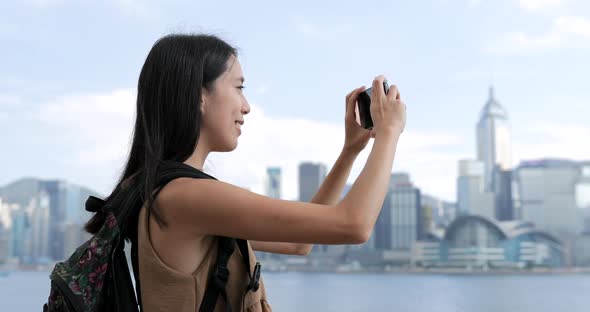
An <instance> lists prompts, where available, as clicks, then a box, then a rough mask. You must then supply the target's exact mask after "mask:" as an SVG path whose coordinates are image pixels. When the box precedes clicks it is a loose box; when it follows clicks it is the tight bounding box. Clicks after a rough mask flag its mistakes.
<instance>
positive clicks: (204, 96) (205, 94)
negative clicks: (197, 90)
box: [199, 88, 209, 115]
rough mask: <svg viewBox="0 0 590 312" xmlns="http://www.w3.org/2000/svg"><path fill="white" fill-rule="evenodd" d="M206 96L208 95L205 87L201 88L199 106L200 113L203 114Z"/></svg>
mask: <svg viewBox="0 0 590 312" xmlns="http://www.w3.org/2000/svg"><path fill="white" fill-rule="evenodd" d="M208 96H209V92H208V91H207V89H206V88H201V104H200V105H199V106H200V107H201V115H203V114H204V113H205V109H206V106H207V98H208Z"/></svg>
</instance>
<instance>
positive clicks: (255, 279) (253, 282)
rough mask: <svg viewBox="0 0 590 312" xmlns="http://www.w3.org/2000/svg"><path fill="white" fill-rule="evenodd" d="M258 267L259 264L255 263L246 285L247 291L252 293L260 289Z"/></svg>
mask: <svg viewBox="0 0 590 312" xmlns="http://www.w3.org/2000/svg"><path fill="white" fill-rule="evenodd" d="M260 267H261V266H260V262H256V265H255V266H254V272H253V273H252V277H251V278H250V284H248V289H251V290H252V291H253V292H256V291H257V290H258V288H260Z"/></svg>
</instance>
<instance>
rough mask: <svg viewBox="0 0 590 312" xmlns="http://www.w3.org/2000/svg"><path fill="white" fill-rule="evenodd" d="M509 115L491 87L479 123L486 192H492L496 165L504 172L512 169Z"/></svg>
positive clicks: (478, 130)
mask: <svg viewBox="0 0 590 312" xmlns="http://www.w3.org/2000/svg"><path fill="white" fill-rule="evenodd" d="M511 155H512V151H511V143H510V127H509V124H508V113H507V112H506V110H505V109H504V107H502V106H501V105H500V103H499V102H498V101H497V100H496V98H495V97H494V88H493V87H490V94H489V98H488V101H487V102H486V104H485V106H484V107H483V109H482V110H481V113H480V116H479V121H478V123H477V159H478V160H480V161H481V162H483V166H484V175H483V177H484V190H485V191H492V189H493V187H492V174H493V170H494V165H496V164H497V165H499V166H500V169H502V170H509V169H510V168H511V167H512V156H511Z"/></svg>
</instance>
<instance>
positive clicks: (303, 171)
mask: <svg viewBox="0 0 590 312" xmlns="http://www.w3.org/2000/svg"><path fill="white" fill-rule="evenodd" d="M326 172H327V169H326V165H324V164H321V163H318V164H314V163H311V162H304V163H301V164H299V200H300V201H306V202H309V201H310V200H311V199H312V198H313V196H314V195H315V193H316V192H317V191H318V190H319V188H320V185H321V184H322V182H324V179H325V178H326Z"/></svg>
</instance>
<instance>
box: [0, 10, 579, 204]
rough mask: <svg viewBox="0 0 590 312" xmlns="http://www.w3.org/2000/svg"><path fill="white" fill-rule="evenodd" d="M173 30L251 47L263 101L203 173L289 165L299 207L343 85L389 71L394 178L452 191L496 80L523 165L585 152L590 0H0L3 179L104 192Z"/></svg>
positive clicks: (236, 174) (326, 152) (358, 165)
mask: <svg viewBox="0 0 590 312" xmlns="http://www.w3.org/2000/svg"><path fill="white" fill-rule="evenodd" d="M176 32H181V33H200V32H204V33H209V34H215V35H218V36H220V37H221V38H222V39H224V40H226V41H228V42H229V43H230V44H232V45H234V46H236V47H237V48H238V49H239V60H240V62H241V64H242V68H243V71H244V75H245V78H246V81H245V84H244V85H245V86H246V89H245V90H244V92H245V94H246V96H247V98H248V100H249V103H250V106H251V112H250V114H248V115H247V116H245V125H244V126H243V127H242V135H241V136H240V139H239V143H238V147H237V149H236V150H234V151H232V152H231V153H212V154H210V156H209V158H208V159H207V161H206V162H205V166H204V170H205V171H206V172H209V173H211V174H213V175H214V176H215V177H216V178H218V179H219V180H222V181H225V182H228V183H232V184H235V185H238V186H241V187H245V188H248V189H250V190H252V191H254V192H257V193H263V192H264V187H263V185H264V176H265V169H266V167H268V166H280V167H282V170H283V198H284V199H292V200H295V199H297V197H298V187H297V166H298V164H299V163H300V162H302V161H312V162H322V163H324V164H326V165H327V167H328V169H329V168H331V166H332V165H333V164H334V162H335V160H336V159H337V158H338V155H339V153H340V151H341V148H342V145H343V143H344V107H345V103H344V98H345V96H346V94H347V93H349V92H350V91H351V90H352V89H354V88H357V87H359V86H363V85H364V86H367V87H368V86H370V85H371V82H372V80H373V78H374V77H375V76H378V75H380V74H383V75H385V76H386V77H387V79H388V80H389V82H390V84H396V85H397V86H398V88H399V90H400V94H401V97H402V99H403V100H404V102H405V103H406V105H407V123H406V128H405V131H404V133H403V134H402V136H401V137H400V140H399V143H398V146H397V151H396V156H395V160H394V164H393V171H394V172H407V173H409V174H410V177H411V179H412V181H413V182H414V183H415V184H416V186H417V187H419V188H420V189H421V190H422V192H423V193H426V194H429V195H433V196H437V197H440V198H442V199H445V200H450V201H455V198H456V178H457V172H458V161H459V159H473V158H476V145H475V125H476V123H477V121H478V118H479V113H480V111H481V109H482V107H483V105H484V104H485V102H486V101H487V98H488V94H489V91H488V90H489V87H490V86H491V85H493V87H494V90H495V91H494V93H495V96H496V98H497V100H498V101H499V102H500V104H501V105H503V106H504V107H505V108H506V110H507V111H508V117H509V122H510V127H511V135H512V150H513V153H512V164H513V166H517V165H518V163H519V162H520V161H522V160H529V159H538V158H545V157H559V158H567V159H573V160H588V159H590V144H588V143H586V142H589V141H590V140H589V139H590V122H588V120H589V119H590V118H589V116H590V105H589V104H590V88H588V73H589V72H590V61H589V57H588V56H589V55H590V54H589V52H590V2H588V1H582V0H494V1H491V0H455V1H452V0H430V1H428V0H424V1H362V3H361V1H323V2H320V1H313V2H312V1H306V0H302V1H289V2H279V1H273V2H271V1H264V2H261V1H224V2H219V1H177V0H172V1H159V2H156V1H139V0H102V1H98V0H96V1H95V0H87V1H68V0H23V1H11V2H8V1H2V2H0V148H1V149H0V151H1V152H0V185H5V184H7V183H10V182H13V181H15V180H17V179H20V178H23V177H37V178H41V179H63V180H65V181H67V182H70V183H75V184H80V185H83V186H86V187H89V188H91V189H94V190H96V191H98V192H99V193H102V194H105V195H106V194H109V193H110V191H111V190H112V188H113V187H114V186H115V183H116V180H117V178H118V177H119V175H120V173H121V170H122V169H123V166H124V164H125V160H126V156H127V154H128V151H129V147H130V142H131V131H132V125H133V123H134V118H135V98H136V87H137V80H138V77H139V72H140V70H141V66H142V65H143V62H144V61H145V58H146V56H147V53H148V52H149V49H150V48H151V46H152V45H153V43H154V42H155V41H156V40H157V39H158V38H159V37H161V36H163V35H166V34H169V33H176ZM371 147H372V141H371V142H370V143H369V144H368V146H367V147H366V148H365V150H364V151H363V152H362V153H361V154H360V155H359V156H358V157H357V159H356V161H355V164H354V166H353V168H352V172H351V174H350V176H349V178H348V182H349V183H353V182H354V180H355V179H356V178H357V177H358V175H359V174H360V172H361V170H362V169H363V166H364V164H365V161H366V159H367V156H368V155H369V152H370V150H371Z"/></svg>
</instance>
